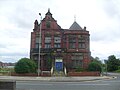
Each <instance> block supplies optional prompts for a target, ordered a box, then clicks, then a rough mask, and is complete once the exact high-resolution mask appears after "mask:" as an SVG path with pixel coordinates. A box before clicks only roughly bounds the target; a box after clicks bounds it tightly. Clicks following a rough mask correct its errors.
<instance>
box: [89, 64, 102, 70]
mask: <svg viewBox="0 0 120 90" xmlns="http://www.w3.org/2000/svg"><path fill="white" fill-rule="evenodd" d="M88 71H100V72H101V71H102V68H101V65H100V64H99V63H97V62H91V63H90V64H89V65H88Z"/></svg>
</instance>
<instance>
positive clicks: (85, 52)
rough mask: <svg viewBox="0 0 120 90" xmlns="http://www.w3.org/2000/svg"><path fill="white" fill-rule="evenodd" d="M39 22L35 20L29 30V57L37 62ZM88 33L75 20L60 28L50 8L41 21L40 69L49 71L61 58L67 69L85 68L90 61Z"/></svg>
mask: <svg viewBox="0 0 120 90" xmlns="http://www.w3.org/2000/svg"><path fill="white" fill-rule="evenodd" d="M39 32H40V24H38V21H37V20H35V22H34V29H33V32H31V47H30V58H31V59H33V60H35V61H36V63H38V55H39V54H38V51H39V36H40V35H39ZM89 36H90V34H89V31H87V30H86V27H84V28H83V29H82V28H81V27H80V26H79V24H77V22H76V21H74V23H73V24H72V25H71V27H70V28H69V29H62V28H61V27H60V26H59V25H58V24H57V21H56V20H55V19H54V18H53V17H52V14H51V13H50V10H48V12H47V13H46V15H45V18H43V20H42V21H41V43H40V45H41V49H40V69H41V70H44V71H45V70H47V71H49V70H50V69H51V68H52V67H55V62H56V60H57V59H61V60H62V62H63V67H66V68H67V70H72V69H75V68H76V67H82V68H87V66H88V64H89V62H90V38H89Z"/></svg>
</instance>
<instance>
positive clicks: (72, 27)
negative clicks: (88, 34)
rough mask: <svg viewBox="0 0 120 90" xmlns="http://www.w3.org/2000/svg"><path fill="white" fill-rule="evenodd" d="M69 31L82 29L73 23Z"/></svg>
mask: <svg viewBox="0 0 120 90" xmlns="http://www.w3.org/2000/svg"><path fill="white" fill-rule="evenodd" d="M69 30H82V28H81V27H80V25H79V24H78V23H77V22H76V21H74V23H73V24H72V25H71V26H70V28H69Z"/></svg>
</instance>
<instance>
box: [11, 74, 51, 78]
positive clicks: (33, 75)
mask: <svg viewBox="0 0 120 90" xmlns="http://www.w3.org/2000/svg"><path fill="white" fill-rule="evenodd" d="M11 76H30V77H36V76H38V74H37V73H26V74H17V73H11ZM40 76H43V77H50V76H51V74H50V73H42V74H40Z"/></svg>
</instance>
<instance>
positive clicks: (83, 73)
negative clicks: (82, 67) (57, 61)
mask: <svg viewBox="0 0 120 90" xmlns="http://www.w3.org/2000/svg"><path fill="white" fill-rule="evenodd" d="M68 76H100V72H68Z"/></svg>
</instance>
